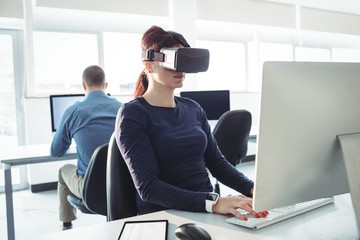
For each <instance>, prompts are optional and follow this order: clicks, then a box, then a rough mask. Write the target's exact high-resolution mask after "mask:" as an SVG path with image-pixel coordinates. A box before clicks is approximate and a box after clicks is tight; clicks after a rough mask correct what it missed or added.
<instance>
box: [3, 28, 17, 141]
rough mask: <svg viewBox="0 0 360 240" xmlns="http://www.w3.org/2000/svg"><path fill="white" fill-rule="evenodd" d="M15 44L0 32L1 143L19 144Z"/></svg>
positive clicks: (10, 37) (9, 36)
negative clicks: (14, 58) (14, 62)
mask: <svg viewBox="0 0 360 240" xmlns="http://www.w3.org/2000/svg"><path fill="white" fill-rule="evenodd" d="M13 61H14V60H13V45H12V36H11V35H1V33H0V82H1V88H0V144H1V146H2V147H6V146H10V145H12V146H15V145H17V127H16V113H15V109H16V108H15V88H14V65H13Z"/></svg>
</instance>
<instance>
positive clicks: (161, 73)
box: [150, 62, 185, 89]
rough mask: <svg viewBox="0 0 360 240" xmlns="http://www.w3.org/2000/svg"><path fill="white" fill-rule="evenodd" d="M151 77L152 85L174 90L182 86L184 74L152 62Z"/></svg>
mask: <svg viewBox="0 0 360 240" xmlns="http://www.w3.org/2000/svg"><path fill="white" fill-rule="evenodd" d="M151 65H152V70H150V71H151V77H152V80H153V84H154V85H163V86H164V87H167V88H171V89H175V88H181V87H182V86H183V81H184V79H185V73H183V72H176V71H173V70H170V69H167V68H164V67H162V66H160V64H159V62H152V63H151Z"/></svg>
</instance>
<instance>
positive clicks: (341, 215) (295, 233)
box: [37, 194, 359, 240]
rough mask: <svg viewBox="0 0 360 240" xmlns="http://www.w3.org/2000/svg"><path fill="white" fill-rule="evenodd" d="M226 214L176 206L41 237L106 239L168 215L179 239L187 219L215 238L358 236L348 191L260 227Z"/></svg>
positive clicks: (48, 239)
mask: <svg viewBox="0 0 360 240" xmlns="http://www.w3.org/2000/svg"><path fill="white" fill-rule="evenodd" d="M226 218H227V216H223V215H218V214H211V213H192V212H183V211H177V210H167V211H161V212H156V213H151V214H147V215H141V216H137V217H132V218H127V219H121V220H117V221H113V222H104V223H100V224H95V225H91V226H86V227H81V228H77V229H76V228H75V229H72V230H67V231H63V232H57V233H53V234H48V235H45V236H41V237H39V238H37V239H38V240H60V239H61V240H63V239H68V240H71V239H74V240H78V239H87V240H92V239H94V240H95V239H97V240H98V239H106V240H111V239H114V240H116V239H117V238H118V236H119V233H120V230H121V228H122V225H123V223H124V222H125V221H126V220H132V221H134V220H154V219H168V220H169V229H168V240H174V239H176V237H175V234H174V231H175V229H176V227H177V226H179V225H181V224H184V223H189V222H191V223H197V224H200V225H201V226H203V227H204V228H205V229H206V230H207V231H208V232H209V233H210V235H211V237H212V239H213V240H227V239H228V240H230V239H231V240H236V239H247V240H249V239H259V240H260V239H261V240H264V239H266V240H272V239H291V240H304V239H307V240H309V239H316V240H322V239H324V240H325V239H326V240H329V239H341V240H344V239H346V240H351V239H354V240H355V239H356V240H358V239H359V235H358V233H357V230H356V224H355V215H354V211H353V207H352V204H351V199H350V195H349V194H344V195H339V196H335V203H334V204H330V205H327V206H324V207H322V208H319V209H316V210H313V211H311V212H308V213H305V214H303V215H300V216H297V217H293V218H290V219H287V220H285V221H283V222H279V223H276V224H274V225H272V226H268V227H265V228H263V229H259V230H251V229H246V228H243V227H240V226H236V225H232V224H230V223H226V222H225V219H226Z"/></svg>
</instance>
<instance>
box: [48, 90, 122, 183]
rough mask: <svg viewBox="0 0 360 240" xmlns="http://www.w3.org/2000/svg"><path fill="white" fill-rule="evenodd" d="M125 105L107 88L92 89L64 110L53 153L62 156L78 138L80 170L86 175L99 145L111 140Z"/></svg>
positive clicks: (52, 147) (81, 173)
mask: <svg viewBox="0 0 360 240" xmlns="http://www.w3.org/2000/svg"><path fill="white" fill-rule="evenodd" d="M121 105H122V103H120V102H119V101H117V100H116V99H114V98H112V97H109V96H107V95H106V94H105V93H104V92H103V91H93V92H90V93H88V94H87V95H86V97H85V99H84V100H83V101H80V102H77V103H75V104H74V105H72V106H70V107H69V108H68V109H67V110H66V111H65V112H64V115H63V116H62V118H61V120H60V124H59V128H58V130H57V132H56V134H55V136H54V139H53V142H52V145H51V155H52V156H62V155H63V154H64V153H65V152H66V150H67V149H68V148H69V146H70V144H71V140H72V138H74V140H75V142H76V150H77V153H78V164H77V167H78V174H79V175H81V176H83V175H84V174H85V171H86V168H87V165H88V162H89V159H90V158H91V155H92V153H93V152H94V150H95V149H96V147H98V146H100V145H102V144H104V143H107V142H108V141H109V139H110V136H111V134H112V133H113V131H114V126H115V118H116V114H117V111H118V109H119V108H120V106H121Z"/></svg>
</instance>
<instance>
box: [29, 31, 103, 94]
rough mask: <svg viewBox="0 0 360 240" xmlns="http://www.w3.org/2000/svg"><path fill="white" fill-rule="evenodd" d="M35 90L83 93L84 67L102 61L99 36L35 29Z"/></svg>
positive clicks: (37, 91)
mask: <svg viewBox="0 0 360 240" xmlns="http://www.w3.org/2000/svg"><path fill="white" fill-rule="evenodd" d="M34 59H35V64H34V65H35V66H34V69H35V89H36V90H35V92H36V93H46V94H47V95H48V94H51V93H79V92H82V91H83V89H82V85H81V78H82V72H83V70H84V69H85V68H86V67H88V66H89V65H94V64H99V60H98V43H97V35H95V34H82V33H64V32H34Z"/></svg>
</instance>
